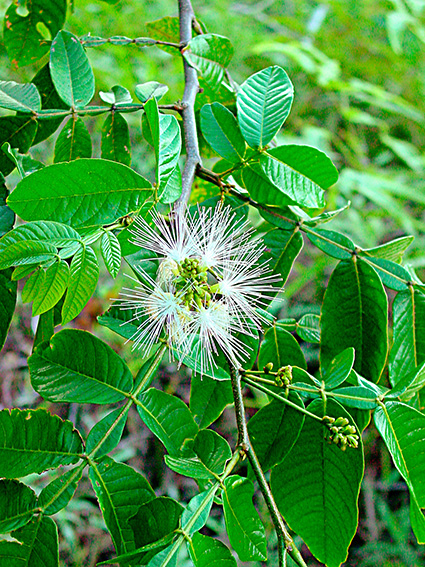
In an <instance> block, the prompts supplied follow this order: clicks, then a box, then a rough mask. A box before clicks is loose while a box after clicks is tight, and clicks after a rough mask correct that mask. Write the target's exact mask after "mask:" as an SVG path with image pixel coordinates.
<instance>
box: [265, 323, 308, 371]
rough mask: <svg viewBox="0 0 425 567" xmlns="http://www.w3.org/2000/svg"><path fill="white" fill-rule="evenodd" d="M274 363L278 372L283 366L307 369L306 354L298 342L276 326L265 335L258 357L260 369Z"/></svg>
mask: <svg viewBox="0 0 425 567" xmlns="http://www.w3.org/2000/svg"><path fill="white" fill-rule="evenodd" d="M269 362H273V364H274V365H275V368H276V370H277V369H278V368H281V367H282V366H287V365H288V364H289V365H291V366H299V367H300V368H304V369H307V364H306V361H305V358H304V354H303V352H302V350H301V347H300V345H299V344H298V342H297V340H296V339H295V338H294V337H293V336H292V335H291V333H288V331H285V329H282V328H280V327H277V326H274V327H272V328H271V329H269V330H268V331H267V332H266V334H265V335H264V339H263V342H262V343H261V347H260V353H259V357H258V367H259V368H263V367H264V366H265V365H266V364H268V363H269Z"/></svg>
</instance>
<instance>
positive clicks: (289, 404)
mask: <svg viewBox="0 0 425 567" xmlns="http://www.w3.org/2000/svg"><path fill="white" fill-rule="evenodd" d="M242 380H243V382H245V383H246V384H249V385H250V386H252V387H253V388H256V389H257V390H260V391H261V392H264V393H265V394H268V395H269V396H272V397H273V398H275V399H276V400H279V401H280V402H283V403H284V404H286V405H287V406H291V408H294V409H296V410H297V411H299V412H301V413H303V414H304V415H307V416H308V417H311V418H313V419H316V420H317V421H320V422H321V423H322V418H320V417H319V416H318V415H314V413H311V412H309V411H308V410H306V409H305V408H303V407H301V406H298V405H297V404H294V402H291V400H288V399H286V398H284V397H283V396H281V395H280V394H276V392H273V390H269V388H266V387H265V386H262V385H261V384H257V382H254V380H250V379H249V378H247V377H246V376H243V377H242Z"/></svg>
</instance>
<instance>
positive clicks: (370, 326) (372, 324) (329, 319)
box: [320, 258, 388, 382]
mask: <svg viewBox="0 0 425 567" xmlns="http://www.w3.org/2000/svg"><path fill="white" fill-rule="evenodd" d="M387 318H388V300H387V296H386V293H385V290H384V288H383V286H382V283H381V280H380V278H379V276H378V274H377V273H376V272H375V270H374V269H373V268H371V267H370V266H368V265H367V264H366V263H365V262H360V261H356V260H355V259H354V258H353V259H352V260H350V261H345V260H343V261H341V262H340V263H339V264H338V266H337V267H336V268H335V270H334V272H333V273H332V275H331V279H330V280H329V285H328V288H327V290H326V294H325V298H324V301H323V306H322V315H321V340H322V343H321V354H320V357H321V364H322V366H328V365H329V364H330V363H331V362H332V360H333V359H334V358H335V356H337V355H338V354H339V353H340V352H342V351H343V350H345V349H347V348H348V347H353V348H354V349H355V352H356V361H355V364H354V369H355V370H357V371H358V372H359V373H360V374H361V375H362V376H364V377H365V378H368V379H369V380H372V381H373V382H378V380H379V378H380V376H381V373H382V371H383V368H384V366H385V362H386V358H387V348H388V345H387V341H388V338H387Z"/></svg>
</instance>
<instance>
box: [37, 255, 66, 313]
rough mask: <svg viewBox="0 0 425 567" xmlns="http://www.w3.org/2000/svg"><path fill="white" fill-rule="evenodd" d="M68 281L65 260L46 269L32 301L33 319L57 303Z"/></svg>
mask: <svg viewBox="0 0 425 567" xmlns="http://www.w3.org/2000/svg"><path fill="white" fill-rule="evenodd" d="M40 271H41V270H40ZM68 279H69V266H68V264H67V263H66V262H65V260H59V261H58V262H55V264H53V266H50V268H47V270H46V272H45V277H44V278H43V280H44V281H43V283H42V285H41V286H40V288H39V290H38V292H37V294H36V296H35V297H34V299H33V305H32V314H33V317H34V316H35V315H41V314H42V313H45V312H46V311H49V309H51V308H52V307H54V306H55V305H56V304H57V303H58V301H59V300H60V299H61V297H62V296H63V294H64V292H65V289H66V288H67V285H68ZM27 283H28V282H27Z"/></svg>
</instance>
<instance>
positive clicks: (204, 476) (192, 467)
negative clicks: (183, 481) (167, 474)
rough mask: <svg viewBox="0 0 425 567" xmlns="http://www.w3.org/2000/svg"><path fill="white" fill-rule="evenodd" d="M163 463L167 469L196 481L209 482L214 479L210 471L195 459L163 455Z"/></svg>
mask: <svg viewBox="0 0 425 567" xmlns="http://www.w3.org/2000/svg"><path fill="white" fill-rule="evenodd" d="M164 461H165V464H166V465H167V467H168V468H170V469H171V470H172V471H174V472H175V473H177V474H181V475H182V476H188V477H189V478H195V479H196V480H210V479H214V478H215V477H214V475H213V474H212V473H211V471H209V470H208V469H207V468H206V467H205V465H204V464H203V463H202V462H201V461H200V460H199V459H198V458H197V457H189V458H176V457H170V455H165V456H164Z"/></svg>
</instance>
